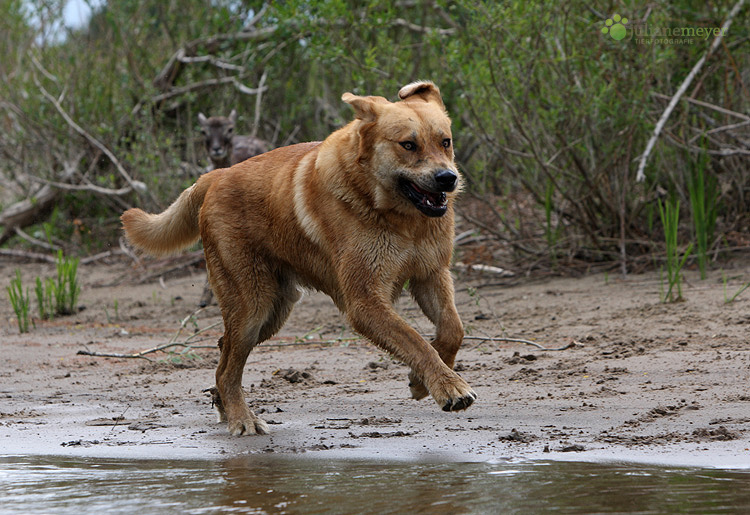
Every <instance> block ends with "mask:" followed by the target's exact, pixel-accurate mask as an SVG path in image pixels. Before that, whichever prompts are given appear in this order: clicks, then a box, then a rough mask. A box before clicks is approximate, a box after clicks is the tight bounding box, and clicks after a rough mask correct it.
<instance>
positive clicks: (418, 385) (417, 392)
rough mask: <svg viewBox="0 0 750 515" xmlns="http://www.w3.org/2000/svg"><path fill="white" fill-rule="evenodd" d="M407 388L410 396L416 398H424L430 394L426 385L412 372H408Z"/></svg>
mask: <svg viewBox="0 0 750 515" xmlns="http://www.w3.org/2000/svg"><path fill="white" fill-rule="evenodd" d="M409 390H411V398H412V399H416V400H420V399H424V398H425V397H427V396H428V395H430V392H429V390H427V387H426V386H425V385H424V383H422V380H421V379H419V378H418V377H417V375H416V374H415V373H414V372H409Z"/></svg>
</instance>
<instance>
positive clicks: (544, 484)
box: [0, 455, 750, 515]
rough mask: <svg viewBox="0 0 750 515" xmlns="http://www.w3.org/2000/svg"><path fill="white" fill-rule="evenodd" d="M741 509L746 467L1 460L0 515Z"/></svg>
mask: <svg viewBox="0 0 750 515" xmlns="http://www.w3.org/2000/svg"><path fill="white" fill-rule="evenodd" d="M539 512H558V513H603V512H604V513H617V512H621V513H748V512H750V471H726V470H713V469H711V470H709V469H686V468H662V467H650V466H638V465H614V464H597V463H570V462H519V463H513V462H501V463H424V462H419V463H417V462H383V461H345V460H335V461H333V460H323V459H310V458H303V459H300V458H293V457H277V456H269V455H263V456H258V455H254V456H247V457H241V458H233V459H228V460H225V461H195V460H193V461H183V460H173V461H166V460H122V459H103V458H70V457H51V456H5V457H0V513H3V514H6V513H8V514H9V513H71V514H80V513H108V514H112V513H128V514H132V513H138V514H140V515H143V514H150V513H188V514H203V513H373V514H375V513H377V514H381V513H430V514H443V513H445V514H449V513H450V514H455V513H539Z"/></svg>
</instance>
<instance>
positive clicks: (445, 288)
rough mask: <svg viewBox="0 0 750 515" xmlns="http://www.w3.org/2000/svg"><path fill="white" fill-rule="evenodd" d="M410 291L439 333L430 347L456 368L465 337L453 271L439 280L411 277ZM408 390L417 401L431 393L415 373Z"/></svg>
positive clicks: (446, 270) (445, 273) (444, 271)
mask: <svg viewBox="0 0 750 515" xmlns="http://www.w3.org/2000/svg"><path fill="white" fill-rule="evenodd" d="M409 290H410V292H411V294H412V296H413V297H414V300H416V301H417V304H418V305H419V307H420V308H421V309H422V311H423V312H424V314H425V315H427V318H429V319H430V321H431V322H432V323H433V324H435V333H436V334H435V339H434V340H432V342H430V343H431V345H432V346H433V347H434V348H435V350H437V351H438V354H439V355H440V359H442V360H443V363H445V364H446V365H447V366H448V367H450V368H453V366H454V364H455V360H456V354H457V353H458V349H459V347H460V346H461V343H462V341H463V338H464V329H463V325H462V324H461V319H460V318H459V316H458V312H457V311H456V304H455V302H454V299H453V278H452V277H451V275H450V271H449V270H448V269H444V270H443V271H442V272H441V273H440V275H439V276H438V277H435V278H430V279H427V280H418V279H413V278H412V279H410V280H409ZM409 388H410V389H411V393H412V397H413V398H415V399H422V398H423V397H426V396H427V395H428V393H429V392H428V391H427V388H426V387H425V386H424V384H422V381H421V379H420V378H419V377H418V376H417V374H415V373H414V372H413V371H412V372H410V373H409Z"/></svg>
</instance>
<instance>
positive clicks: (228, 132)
mask: <svg viewBox="0 0 750 515" xmlns="http://www.w3.org/2000/svg"><path fill="white" fill-rule="evenodd" d="M236 120H237V111H236V110H234V109H232V112H231V113H229V117H226V116H212V117H211V118H206V117H205V116H204V114H203V113H198V122H199V123H200V124H201V132H202V133H203V136H204V137H205V139H206V151H207V152H208V157H209V159H211V163H212V164H213V165H214V169H216V168H229V167H230V166H232V165H236V164H237V163H241V162H242V161H244V160H245V159H250V158H251V157H254V156H257V155H258V154H262V153H263V152H268V151H269V150H271V145H270V144H269V143H268V142H266V141H263V140H262V139H259V138H256V137H255V136H235V135H234V122H235V121H236Z"/></svg>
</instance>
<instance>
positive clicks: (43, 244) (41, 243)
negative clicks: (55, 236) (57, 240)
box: [15, 227, 60, 252]
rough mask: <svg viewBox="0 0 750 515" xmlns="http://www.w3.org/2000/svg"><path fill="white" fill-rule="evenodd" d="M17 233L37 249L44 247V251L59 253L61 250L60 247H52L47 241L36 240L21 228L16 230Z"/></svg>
mask: <svg viewBox="0 0 750 515" xmlns="http://www.w3.org/2000/svg"><path fill="white" fill-rule="evenodd" d="M15 232H16V234H17V235H18V236H20V237H21V238H23V239H24V240H26V241H28V242H29V243H31V244H32V245H36V246H37V247H42V248H43V249H47V250H54V251H55V252H57V251H58V250H60V247H59V246H57V245H50V244H49V243H47V242H46V241H42V240H39V239H37V238H34V237H33V236H31V235H30V234H27V233H26V232H24V231H23V230H22V229H21V228H20V227H16V228H15Z"/></svg>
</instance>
